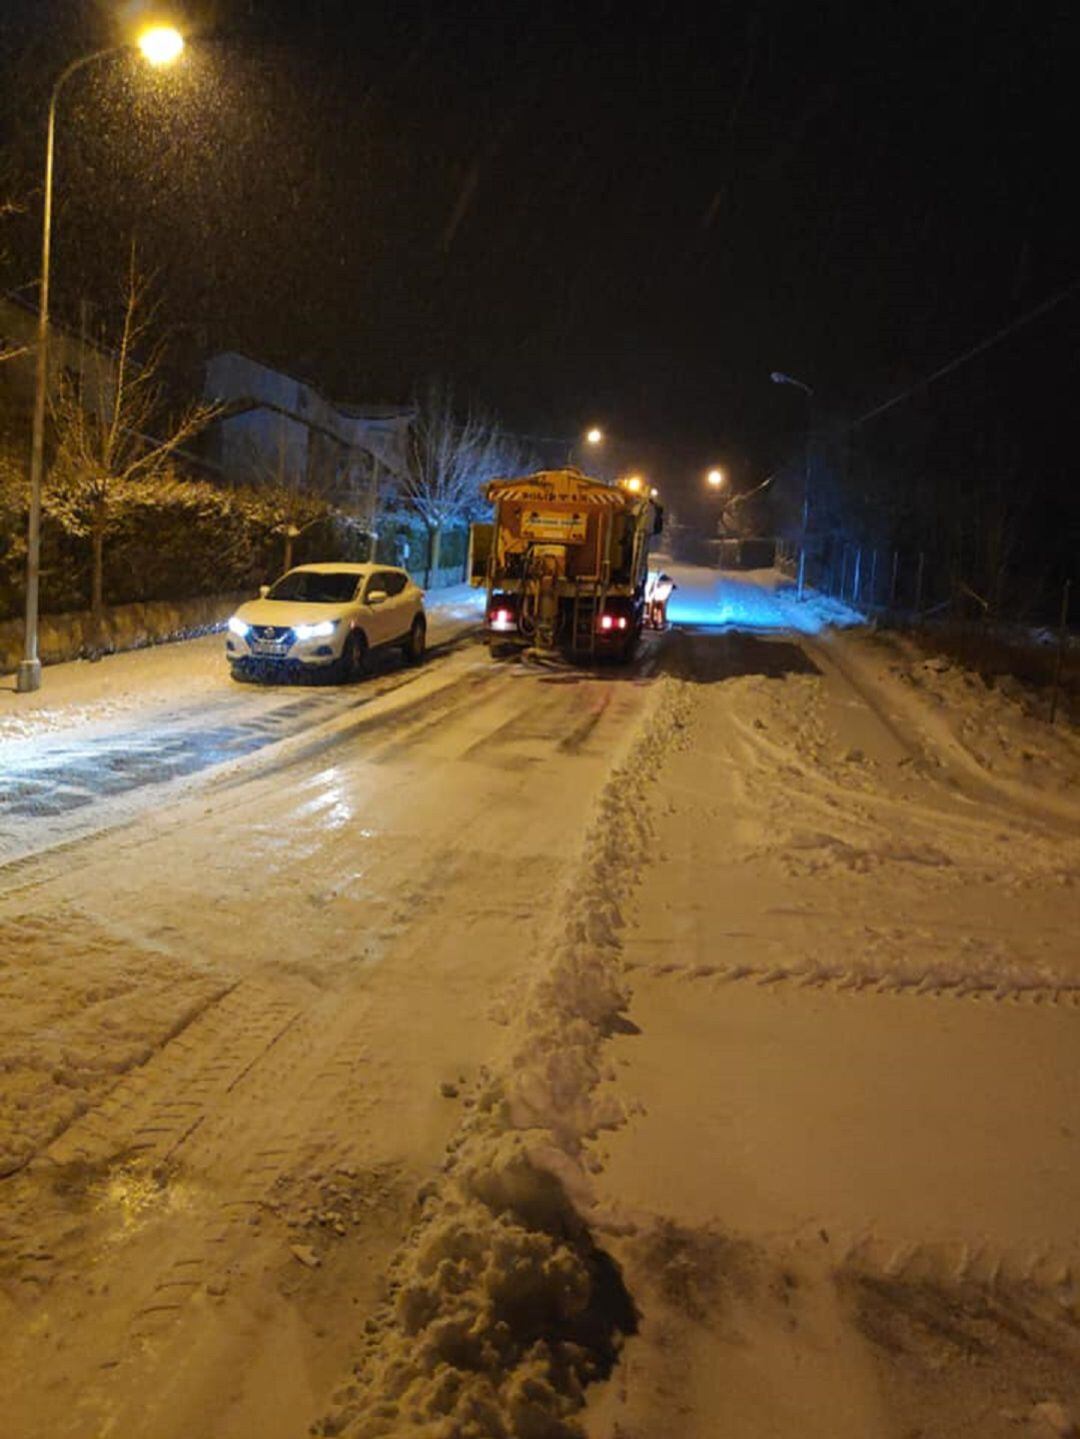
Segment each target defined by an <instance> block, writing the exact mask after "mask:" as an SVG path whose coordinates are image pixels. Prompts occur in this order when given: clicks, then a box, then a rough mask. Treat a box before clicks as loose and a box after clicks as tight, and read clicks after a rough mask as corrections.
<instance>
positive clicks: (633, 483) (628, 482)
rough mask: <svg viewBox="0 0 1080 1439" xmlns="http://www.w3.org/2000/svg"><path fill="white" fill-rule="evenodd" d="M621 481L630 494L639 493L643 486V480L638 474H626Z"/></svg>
mask: <svg viewBox="0 0 1080 1439" xmlns="http://www.w3.org/2000/svg"><path fill="white" fill-rule="evenodd" d="M622 483H623V485H625V487H626V488H627V489H628V490H629V491H630V493H631V494H632V495H639V494H640V493H641V491H642V490H643V489H644V488H645V481H644V480H643V479H642V478H641V476H640V475H627V477H626V479H625V480H623V481H622Z"/></svg>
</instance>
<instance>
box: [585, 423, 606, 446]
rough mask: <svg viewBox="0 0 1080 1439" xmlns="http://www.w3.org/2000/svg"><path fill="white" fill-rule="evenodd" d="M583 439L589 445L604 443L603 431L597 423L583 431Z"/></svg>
mask: <svg viewBox="0 0 1080 1439" xmlns="http://www.w3.org/2000/svg"><path fill="white" fill-rule="evenodd" d="M585 441H586V443H587V444H590V445H602V444H603V443H604V432H603V430H601V429H600V428H599V427H598V426H597V425H593V427H592V429H591V430H586V431H585Z"/></svg>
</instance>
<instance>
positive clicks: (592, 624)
mask: <svg viewBox="0 0 1080 1439" xmlns="http://www.w3.org/2000/svg"><path fill="white" fill-rule="evenodd" d="M603 608H604V586H603V585H602V584H601V583H600V581H599V580H579V581H578V585H577V588H576V589H575V590H574V610H573V620H572V626H571V629H572V632H571V635H570V648H571V650H572V651H573V653H574V654H581V653H585V654H588V655H590V656H591V655H595V654H596V622H597V620H598V619H599V617H600V614H601V612H602V611H603Z"/></svg>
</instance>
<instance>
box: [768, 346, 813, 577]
mask: <svg viewBox="0 0 1080 1439" xmlns="http://www.w3.org/2000/svg"><path fill="white" fill-rule="evenodd" d="M769 379H770V380H772V382H773V384H774V385H794V386H795V388H796V389H797V390H802V392H803V394H804V395H805V396H806V438H805V440H804V442H803V500H802V540H801V543H800V545H799V578H798V580H797V582H796V589H795V597H796V599H798V600H801V599H802V597H803V589H804V587H805V583H806V542H807V537H808V535H809V532H810V436H811V434H812V433H813V414H814V410H813V406H814V392H813V390H812V389H811V388H810V386H809V385H805V384H803V382H802V380H796V379H795V378H794V377H793V376H792V375H785V374H784V373H783V371H781V370H773V372H772V374H771V375H770V376H769Z"/></svg>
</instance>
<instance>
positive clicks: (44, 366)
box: [15, 25, 184, 693]
mask: <svg viewBox="0 0 1080 1439" xmlns="http://www.w3.org/2000/svg"><path fill="white" fill-rule="evenodd" d="M134 43H135V44H136V45H137V46H138V48H139V49H140V50H141V51H142V53H143V55H144V56H145V57H146V59H147V60H148V61H149V63H150V64H151V65H167V64H169V63H170V62H171V61H173V60H175V59H176V58H177V56H178V55H179V54H180V52H181V51H182V50H183V48H184V38H183V36H182V35H181V34H180V32H179V31H178V30H174V29H172V28H171V27H169V26H166V25H156V26H154V27H153V28H152V29H150V30H146V31H144V32H143V33H142V34H141V35H140V36H138V37H137V38H136V40H135V42H134ZM129 49H131V42H127V43H125V44H123V45H110V46H109V47H108V49H105V50H95V51H93V52H92V53H91V54H90V55H83V56H82V57H81V58H80V59H78V60H73V61H72V62H71V64H70V65H68V66H67V68H66V69H65V70H62V71H61V72H60V76H59V78H58V79H57V81H56V83H55V85H54V86H53V88H52V94H51V96H50V97H49V124H48V129H47V131H46V137H45V210H44V215H43V217H42V223H41V293H40V296H39V298H38V333H37V356H36V371H35V377H34V428H33V438H32V440H31V444H30V517H29V522H28V525H27V534H26V633H25V637H24V650H23V658H22V660H21V661H20V663H19V670H18V674H17V676H16V680H15V687H16V689H17V690H19V691H20V692H22V693H25V692H28V691H30V690H37V689H40V688H41V660H40V659H39V658H38V586H39V581H40V574H41V474H42V468H43V457H44V452H45V398H46V394H47V391H48V383H49V371H48V361H49V355H48V346H49V278H50V277H49V260H50V248H51V244H52V188H53V150H54V142H55V138H56V102H57V100H58V99H59V97H60V91H61V90H62V89H63V87H64V85H65V84H66V83H67V81H68V80H70V79H71V77H72V75H74V74H75V73H76V72H77V71H79V70H82V69H85V67H86V66H87V65H92V64H94V63H95V62H96V61H98V60H106V59H108V58H109V57H110V56H113V55H118V54H120V53H122V52H123V51H125V50H129Z"/></svg>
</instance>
